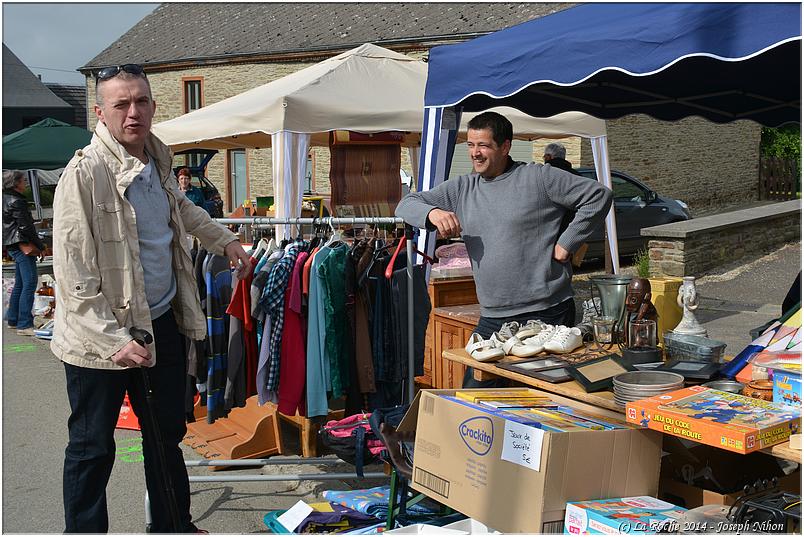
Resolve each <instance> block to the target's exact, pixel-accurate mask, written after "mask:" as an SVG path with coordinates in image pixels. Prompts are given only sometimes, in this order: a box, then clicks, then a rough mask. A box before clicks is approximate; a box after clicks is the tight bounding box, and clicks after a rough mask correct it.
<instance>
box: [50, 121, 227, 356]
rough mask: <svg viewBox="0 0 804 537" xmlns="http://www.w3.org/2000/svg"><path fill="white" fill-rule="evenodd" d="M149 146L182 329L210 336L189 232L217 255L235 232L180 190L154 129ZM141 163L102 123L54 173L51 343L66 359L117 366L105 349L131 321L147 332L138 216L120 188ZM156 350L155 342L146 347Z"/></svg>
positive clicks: (111, 350)
mask: <svg viewBox="0 0 804 537" xmlns="http://www.w3.org/2000/svg"><path fill="white" fill-rule="evenodd" d="M145 150H146V151H147V152H148V154H149V155H150V156H151V157H152V158H153V160H154V163H153V164H154V168H155V169H156V170H158V173H159V177H160V180H161V182H162V187H163V188H164V189H165V192H166V193H167V198H168V203H169V204H170V227H171V229H172V230H173V270H174V273H175V275H176V296H175V297H174V298H173V301H172V302H171V306H172V308H173V312H174V314H175V316H176V321H177V323H178V325H179V330H180V331H181V332H182V333H183V334H185V335H187V336H188V337H190V338H193V339H203V338H204V337H205V336H206V324H207V322H206V317H205V315H204V312H203V311H202V309H201V303H200V301H199V298H198V289H197V286H196V281H195V275H194V274H193V263H192V258H191V257H190V251H189V245H188V244H187V240H186V236H187V234H192V235H194V236H196V237H197V238H198V239H199V240H200V241H201V244H202V245H204V246H205V247H206V249H207V250H208V251H210V252H212V253H215V254H219V255H222V254H223V249H224V246H226V244H228V243H229V242H231V241H234V240H236V239H237V237H236V236H235V235H234V234H233V233H231V232H230V231H228V230H227V229H226V228H225V227H224V226H222V225H221V224H218V223H217V222H215V221H214V220H212V219H211V218H210V217H209V215H208V214H207V212H206V211H205V210H204V209H202V208H200V207H197V206H196V205H195V204H193V203H192V202H191V201H188V200H187V198H186V197H184V195H183V194H182V193H181V192H180V191H179V185H178V182H177V181H176V178H175V177H174V176H173V172H172V170H171V167H170V166H171V161H172V155H171V153H170V150H169V149H168V147H167V146H166V145H164V144H163V143H162V142H161V141H160V140H159V139H158V138H156V137H155V136H154V135H153V134H151V135H149V137H148V140H147V142H146V144H145ZM144 167H145V166H144V165H143V164H142V163H141V162H140V161H139V160H138V159H136V158H135V157H132V156H131V155H129V154H128V153H127V152H126V150H125V149H124V148H123V146H122V145H120V144H119V143H118V142H117V140H115V139H114V138H113V137H112V135H111V134H110V133H109V131H108V129H107V128H106V126H105V125H104V124H103V123H98V126H97V127H96V128H95V135H94V136H93V137H92V141H91V142H90V144H89V145H88V146H87V147H85V148H84V149H83V150H78V151H76V153H75V156H74V157H73V158H72V160H70V162H69V163H68V164H67V167H66V168H65V170H64V173H63V174H62V176H61V179H59V184H58V187H57V188H56V195H55V198H54V201H53V213H54V214H53V273H54V276H55V278H56V283H57V292H56V318H55V327H54V330H53V340H52V341H51V343H50V348H51V350H52V351H53V353H54V354H55V355H56V356H57V357H58V358H59V359H61V360H62V361H64V362H67V363H69V364H72V365H75V366H79V367H89V368H94V369H123V368H122V367H119V366H117V365H115V364H114V362H112V361H111V356H112V355H113V354H115V353H116V352H117V351H118V350H120V349H121V348H123V347H124V346H125V345H126V344H127V343H128V342H129V341H131V340H132V337H131V336H130V335H129V328H130V327H132V326H137V327H139V328H144V329H145V330H147V331H148V332H150V333H151V334H153V327H152V325H151V317H150V311H149V309H148V303H147V301H146V299H145V283H144V278H143V271H142V266H141V265H140V263H139V249H140V248H139V240H138V238H137V224H136V218H137V215H136V214H135V213H134V210H133V208H132V206H131V204H130V203H129V202H128V200H126V198H125V196H124V193H125V191H126V188H127V187H128V185H130V184H131V182H132V181H133V180H134V178H135V177H136V176H137V175H138V174H139V173H140V172H141V171H142V169H143V168H144ZM150 351H151V353H152V354H153V355H154V357H156V349H155V348H154V346H153V345H151V346H150Z"/></svg>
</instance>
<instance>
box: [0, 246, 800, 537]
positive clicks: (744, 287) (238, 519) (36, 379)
mask: <svg viewBox="0 0 804 537" xmlns="http://www.w3.org/2000/svg"><path fill="white" fill-rule="evenodd" d="M800 270H801V244H800V243H794V244H790V245H787V246H785V247H783V248H781V249H779V250H778V251H776V252H774V253H773V254H771V255H768V256H766V257H763V258H761V259H759V260H757V261H754V262H752V263H748V264H746V265H739V264H738V265H735V266H732V267H723V269H722V270H720V271H717V272H716V273H713V274H709V275H702V277H701V278H700V279H699V282H698V291H699V295H700V297H701V305H700V308H699V309H698V311H697V315H698V318H699V320H700V321H701V322H702V324H704V326H705V327H706V328H707V329H708V330H709V337H711V338H714V339H718V340H721V341H725V342H727V344H728V346H727V349H726V352H727V353H729V354H736V353H738V352H739V351H740V350H742V348H743V347H745V345H747V344H748V343H749V342H750V336H749V335H748V332H749V330H750V329H752V328H754V327H756V326H759V325H761V324H763V323H765V322H766V321H768V320H769V319H772V318H774V317H778V316H779V314H780V304H781V302H782V300H783V298H784V296H785V294H786V293H787V290H788V288H789V287H790V284H791V283H792V282H793V280H794V278H795V276H796V274H798V272H799V271H800ZM587 287H588V286H587ZM2 345H3V360H2V388H3V393H2V403H3V414H2V417H3V451H2V458H3V467H2V469H3V483H2V493H3V498H2V508H3V513H2V531H3V532H4V533H61V532H62V531H63V529H64V526H63V521H62V517H63V515H62V499H61V498H62V491H61V481H62V479H61V468H62V459H63V454H64V447H65V446H66V442H67V429H66V423H67V416H68V404H67V395H66V393H65V389H64V368H63V366H62V365H61V363H60V362H59V361H58V360H56V358H55V357H54V356H53V355H52V354H51V353H50V350H49V348H48V346H47V342H46V341H42V340H38V339H32V338H27V337H20V336H17V335H16V333H15V332H14V331H12V330H9V329H7V328H4V329H3V341H2ZM282 436H283V441H284V442H285V444H286V448H288V450H289V451H290V454H291V455H292V454H294V453H296V454H298V441H297V433H296V430H295V429H293V428H290V427H287V426H283V430H282ZM116 438H117V447H118V454H117V460H116V463H115V467H114V471H113V472H112V477H111V480H110V482H109V486H108V489H107V491H108V501H109V512H110V519H111V522H110V526H111V527H110V531H111V532H113V533H143V531H144V525H145V509H144V491H145V484H144V476H143V468H142V460H141V456H140V455H141V452H140V448H141V443H140V441H139V433H137V432H133V431H126V430H121V429H118V430H117V432H116ZM183 449H184V450H185V459H187V460H193V459H200V456H199V455H198V454H197V453H195V452H194V451H193V450H191V449H190V448H187V447H186V446H185V447H184V448H183ZM369 470H379V468H378V467H373V468H372V467H370V468H369ZM327 471H329V472H335V471H340V472H349V471H353V467H351V466H350V465H347V464H338V465H336V466H314V467H313V468H311V467H310V466H309V465H304V466H300V465H291V464H288V465H281V466H278V467H266V468H263V469H257V468H247V469H243V470H228V471H225V472H212V471H210V470H208V469H204V468H196V469H191V471H190V473H191V475H223V474H226V475H239V474H248V475H254V474H261V473H265V474H268V473H302V472H305V473H309V472H327ZM385 483H387V481H386V480H370V481H357V480H338V481H303V482H298V481H295V482H293V481H285V482H270V483H269V482H256V483H255V482H237V483H196V484H191V490H192V514H193V517H194V519H195V520H196V522H197V524H198V525H199V526H200V527H202V528H205V529H207V530H209V531H211V532H212V533H267V532H268V530H267V528H266V526H265V525H264V524H263V522H262V518H263V516H264V515H265V514H266V513H267V512H268V511H270V510H275V509H286V508H289V507H290V506H292V505H293V504H295V503H296V502H297V501H298V500H300V499H304V500H305V501H307V502H313V501H321V500H322V496H321V493H322V491H323V490H327V489H342V490H346V489H350V488H366V487H369V486H377V485H380V484H385Z"/></svg>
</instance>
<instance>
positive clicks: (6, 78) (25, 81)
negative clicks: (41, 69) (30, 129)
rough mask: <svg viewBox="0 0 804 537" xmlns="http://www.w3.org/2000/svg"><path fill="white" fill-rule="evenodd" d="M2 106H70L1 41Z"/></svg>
mask: <svg viewBox="0 0 804 537" xmlns="http://www.w3.org/2000/svg"><path fill="white" fill-rule="evenodd" d="M3 108H71V106H70V105H69V104H67V103H66V102H64V101H63V100H61V99H59V98H58V97H57V96H56V95H55V94H54V93H53V92H52V91H50V90H49V89H47V87H46V86H45V85H44V84H43V83H42V81H41V80H39V77H38V76H36V75H35V74H33V73H32V72H31V70H30V69H28V68H27V67H26V66H25V64H24V63H22V61H21V60H20V59H19V58H17V56H16V55H15V54H14V53H13V52H11V49H9V48H8V47H7V46H6V45H5V43H3Z"/></svg>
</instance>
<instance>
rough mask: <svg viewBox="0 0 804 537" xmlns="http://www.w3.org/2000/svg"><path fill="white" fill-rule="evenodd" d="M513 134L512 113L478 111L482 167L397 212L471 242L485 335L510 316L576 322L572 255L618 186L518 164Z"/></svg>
mask: <svg viewBox="0 0 804 537" xmlns="http://www.w3.org/2000/svg"><path fill="white" fill-rule="evenodd" d="M512 139H513V126H512V125H511V122H510V121H508V119H507V118H505V117H504V116H502V115H500V114H497V113H495V112H484V113H482V114H480V115H478V116H475V117H474V118H472V120H471V121H470V122H469V125H468V131H467V142H466V144H467V147H468V149H469V158H470V159H471V161H472V167H473V170H474V173H470V174H469V175H463V176H461V177H458V178H456V179H450V180H448V181H445V182H444V183H442V184H440V185H438V186H436V187H435V188H433V189H432V190H429V191H425V192H413V193H411V194H408V195H407V196H405V197H404V198H403V199H402V200H401V201H400V202H399V205H398V206H397V208H396V216H397V217H400V218H403V219H404V220H405V221H406V222H407V223H409V224H411V225H413V226H416V227H419V228H423V229H427V230H438V232H439V234H440V236H441V237H444V238H446V237H456V236H460V237H461V238H462V239H463V241H464V243H465V244H466V250H467V252H468V253H469V258H470V260H471V263H472V274H473V276H474V280H475V287H476V290H477V298H478V302H479V303H480V311H481V317H480V320H479V322H478V325H477V328H476V329H475V333H476V334H478V335H479V336H481V337H482V338H483V339H488V338H489V337H490V336H491V335H492V333H494V332H496V331H498V330H500V328H501V327H502V326H503V324H504V323H506V322H509V321H517V322H519V323H521V324H524V323H525V322H526V321H529V320H539V321H543V322H545V323H548V324H551V325H564V326H574V325H575V303H574V301H573V298H572V297H573V290H572V266H571V264H570V259H571V257H572V254H573V252H575V251H576V250H577V249H578V248H579V247H580V246H581V245H582V244H583V243H584V241H585V240H586V239H587V238H588V237H589V236H590V235H591V234H592V232H593V231H594V230H595V229H596V228H597V227H598V226H600V225H601V222H602V220H603V218H604V216H605V214H606V213H607V212H608V210H609V207H610V206H611V202H612V192H611V190H609V189H608V188H606V187H605V186H604V185H602V184H601V183H598V182H597V181H593V180H592V179H587V178H585V177H578V176H575V175H572V174H570V173H568V172H566V171H564V170H560V169H558V168H554V167H553V166H546V165H542V164H536V163H531V164H526V163H524V162H514V160H513V159H512V158H511V157H510V156H509V154H508V153H509V152H510V150H511V141H512ZM572 211H574V216H573V217H572V220H571V221H570V222H569V223H568V225H562V223H565V222H564V221H565V218H566V216H567V214H568V213H569V212H572ZM471 378H472V368H468V370H467V374H466V376H465V377H464V386H465V387H472V386H473V385H474V384H473V381H471V380H470V379H471Z"/></svg>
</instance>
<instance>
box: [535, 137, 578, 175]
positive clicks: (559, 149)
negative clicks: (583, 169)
mask: <svg viewBox="0 0 804 537" xmlns="http://www.w3.org/2000/svg"><path fill="white" fill-rule="evenodd" d="M542 158H543V159H544V163H545V164H549V165H550V166H552V167H553V168H558V169H559V170H564V171H567V172H570V173H571V174H574V175H581V174H580V173H578V172H577V171H575V168H573V167H572V164H571V163H570V162H569V161H568V160H567V149H566V148H565V147H564V146H563V145H561V144H560V143H558V142H553V143H551V144H547V147H545V148H544V156H543V157H542Z"/></svg>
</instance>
